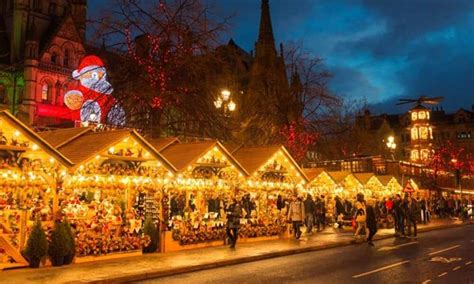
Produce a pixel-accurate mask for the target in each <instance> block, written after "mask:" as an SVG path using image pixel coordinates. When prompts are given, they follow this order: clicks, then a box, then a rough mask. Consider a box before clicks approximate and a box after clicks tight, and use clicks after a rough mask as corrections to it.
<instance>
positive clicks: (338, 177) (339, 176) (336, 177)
mask: <svg viewBox="0 0 474 284" xmlns="http://www.w3.org/2000/svg"><path fill="white" fill-rule="evenodd" d="M326 173H327V174H328V175H329V177H331V178H332V180H333V181H334V182H335V183H336V184H339V183H340V182H342V181H343V180H344V179H345V178H346V177H347V176H348V175H351V173H350V172H346V171H338V172H326Z"/></svg>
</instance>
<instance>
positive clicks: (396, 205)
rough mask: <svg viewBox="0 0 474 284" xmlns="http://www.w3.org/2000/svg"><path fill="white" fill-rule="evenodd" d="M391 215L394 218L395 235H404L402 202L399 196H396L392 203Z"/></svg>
mask: <svg viewBox="0 0 474 284" xmlns="http://www.w3.org/2000/svg"><path fill="white" fill-rule="evenodd" d="M393 213H394V217H395V234H396V235H398V236H404V235H405V218H404V216H403V201H402V198H401V196H400V194H397V196H396V197H395V201H394V202H393Z"/></svg>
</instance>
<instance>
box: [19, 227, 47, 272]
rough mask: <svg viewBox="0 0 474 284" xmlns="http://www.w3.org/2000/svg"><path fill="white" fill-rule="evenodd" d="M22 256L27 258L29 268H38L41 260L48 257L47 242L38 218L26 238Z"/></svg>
mask: <svg viewBox="0 0 474 284" xmlns="http://www.w3.org/2000/svg"><path fill="white" fill-rule="evenodd" d="M24 254H25V256H26V257H27V258H28V261H29V262H30V267H31V268H38V267H39V265H40V261H41V259H43V258H44V257H46V256H47V255H48V240H47V239H46V234H45V232H44V230H43V227H42V226H41V221H40V219H39V218H38V219H36V221H35V224H34V225H33V228H32V229H31V233H30V235H29V236H28V241H27V243H26V248H25V251H24Z"/></svg>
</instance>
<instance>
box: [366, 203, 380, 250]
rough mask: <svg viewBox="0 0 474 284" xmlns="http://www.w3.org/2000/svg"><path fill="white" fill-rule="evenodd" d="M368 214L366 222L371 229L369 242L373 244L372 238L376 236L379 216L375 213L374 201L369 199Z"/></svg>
mask: <svg viewBox="0 0 474 284" xmlns="http://www.w3.org/2000/svg"><path fill="white" fill-rule="evenodd" d="M366 210H367V216H366V221H365V222H366V224H367V229H369V236H368V237H367V243H368V244H369V245H371V246H373V245H374V243H373V242H372V238H373V237H374V235H375V233H377V217H376V215H375V210H374V204H373V201H369V202H368V205H367V208H366Z"/></svg>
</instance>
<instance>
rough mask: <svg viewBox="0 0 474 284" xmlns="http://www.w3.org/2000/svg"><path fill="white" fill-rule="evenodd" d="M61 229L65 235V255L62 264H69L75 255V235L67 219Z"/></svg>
mask: <svg viewBox="0 0 474 284" xmlns="http://www.w3.org/2000/svg"><path fill="white" fill-rule="evenodd" d="M62 225H63V227H64V228H63V229H64V232H65V234H66V240H67V243H66V250H67V254H66V255H65V256H64V264H71V263H72V261H73V259H74V256H75V255H76V241H75V234H74V232H73V230H72V228H71V224H70V223H69V221H68V220H67V219H65V220H64V222H63V224H62Z"/></svg>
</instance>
